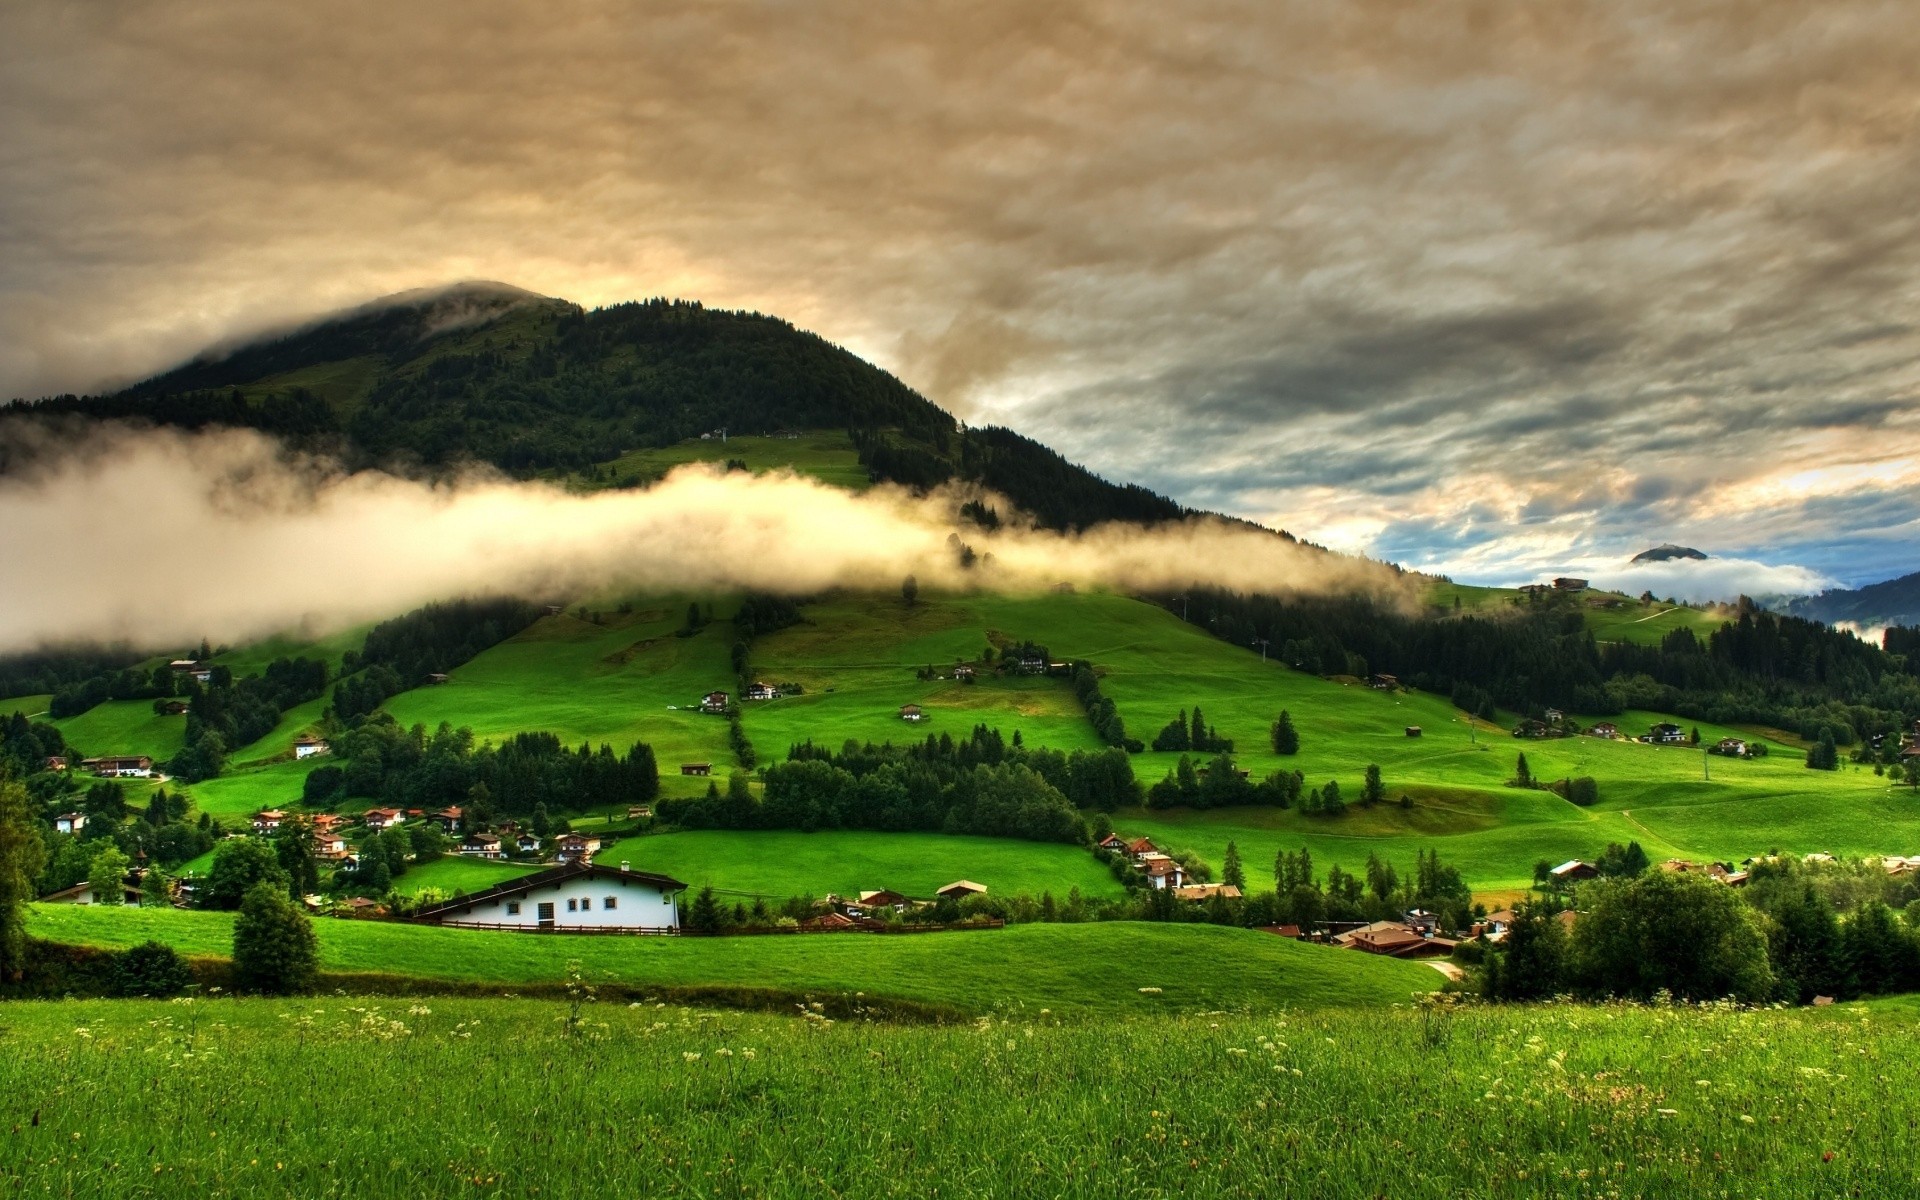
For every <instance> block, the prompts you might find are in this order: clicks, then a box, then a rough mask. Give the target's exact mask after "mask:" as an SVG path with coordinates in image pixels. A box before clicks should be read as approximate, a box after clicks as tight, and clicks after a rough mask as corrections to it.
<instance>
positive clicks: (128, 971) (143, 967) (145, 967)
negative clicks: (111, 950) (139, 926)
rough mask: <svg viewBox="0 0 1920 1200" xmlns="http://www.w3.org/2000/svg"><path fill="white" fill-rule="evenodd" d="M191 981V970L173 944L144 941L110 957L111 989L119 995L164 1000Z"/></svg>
mask: <svg viewBox="0 0 1920 1200" xmlns="http://www.w3.org/2000/svg"><path fill="white" fill-rule="evenodd" d="M192 983H193V972H192V971H191V970H190V969H189V968H188V967H187V962H186V960H185V959H183V958H181V957H180V955H179V953H178V952H177V951H175V950H174V948H173V947H172V946H169V945H166V944H165V943H163V942H153V941H147V942H142V943H140V944H139V945H138V946H134V947H132V948H131V949H127V950H122V951H121V952H120V953H118V954H116V955H114V958H113V991H114V994H115V995H119V996H146V997H149V998H151V999H155V1000H163V999H165V998H167V997H168V996H177V995H179V994H180V993H181V992H183V991H185V990H186V989H187V987H188V986H189V985H191V984H192Z"/></svg>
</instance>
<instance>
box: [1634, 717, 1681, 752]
mask: <svg viewBox="0 0 1920 1200" xmlns="http://www.w3.org/2000/svg"><path fill="white" fill-rule="evenodd" d="M1640 740H1641V741H1643V742H1646V743H1648V744H1649V745H1654V746H1672V745H1676V744H1678V743H1680V742H1684V741H1686V740H1687V731H1686V730H1684V729H1682V728H1680V727H1679V726H1678V725H1675V724H1674V723H1673V722H1671V721H1662V722H1660V723H1659V724H1658V725H1655V726H1654V727H1653V728H1652V729H1649V730H1648V731H1647V736H1646V737H1643V738H1641V739H1640Z"/></svg>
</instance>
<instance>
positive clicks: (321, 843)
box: [313, 830, 347, 862]
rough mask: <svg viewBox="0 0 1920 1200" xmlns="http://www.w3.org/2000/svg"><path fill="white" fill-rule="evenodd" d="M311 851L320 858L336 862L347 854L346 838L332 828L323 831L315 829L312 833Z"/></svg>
mask: <svg viewBox="0 0 1920 1200" xmlns="http://www.w3.org/2000/svg"><path fill="white" fill-rule="evenodd" d="M313 852H314V853H315V854H318V855H319V856H320V857H321V858H324V859H327V860H329V861H332V862H337V861H339V860H340V859H343V858H345V857H346V856H347V839H346V837H345V835H343V834H340V833H336V832H334V831H333V830H328V831H327V832H325V833H320V832H318V831H316V832H315V833H314V835H313Z"/></svg>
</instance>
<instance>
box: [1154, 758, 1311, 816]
mask: <svg viewBox="0 0 1920 1200" xmlns="http://www.w3.org/2000/svg"><path fill="white" fill-rule="evenodd" d="M1305 782H1306V781H1305V780H1304V779H1303V778H1302V776H1301V774H1300V772H1298V771H1275V772H1274V773H1273V774H1271V775H1268V776H1267V777H1266V778H1265V779H1262V780H1261V781H1260V782H1259V783H1254V782H1253V781H1252V780H1250V779H1248V778H1247V777H1246V776H1244V775H1242V774H1241V773H1240V770H1239V768H1237V767H1235V766H1234V764H1233V756H1232V755H1230V754H1216V755H1214V757H1213V759H1212V760H1211V761H1209V762H1208V763H1207V765H1206V768H1205V770H1204V771H1202V770H1201V769H1199V768H1196V767H1195V766H1194V764H1193V760H1192V759H1191V758H1189V757H1188V756H1186V755H1184V754H1182V755H1181V756H1180V761H1179V762H1177V763H1175V764H1174V767H1173V770H1171V771H1169V772H1167V775H1166V777H1165V778H1164V779H1162V780H1161V781H1160V782H1158V783H1156V784H1154V785H1153V786H1152V787H1150V788H1148V789H1147V807H1148V808H1232V807H1235V806H1237V805H1242V804H1264V805H1268V806H1271V807H1273V808H1291V807H1292V806H1293V805H1295V804H1297V803H1299V801H1300V792H1301V789H1302V787H1303V786H1305Z"/></svg>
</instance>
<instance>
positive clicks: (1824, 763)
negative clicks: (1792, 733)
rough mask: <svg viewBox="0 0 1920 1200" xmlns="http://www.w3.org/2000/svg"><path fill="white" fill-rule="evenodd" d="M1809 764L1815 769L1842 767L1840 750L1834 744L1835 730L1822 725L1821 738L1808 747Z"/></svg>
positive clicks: (1833, 769)
mask: <svg viewBox="0 0 1920 1200" xmlns="http://www.w3.org/2000/svg"><path fill="white" fill-rule="evenodd" d="M1807 766H1808V767H1810V768H1811V769H1813V770H1815V771H1837V770H1839V769H1840V751H1839V749H1838V748H1837V747H1835V746H1834V744H1833V730H1832V729H1829V728H1827V727H1826V726H1824V725H1823V726H1821V727H1820V740H1819V741H1817V742H1815V743H1814V744H1813V745H1811V746H1809V747H1807Z"/></svg>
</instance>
